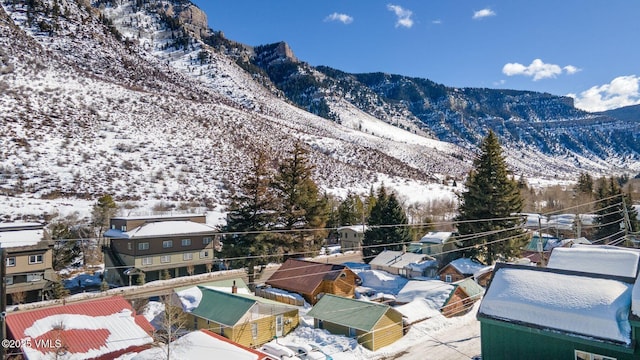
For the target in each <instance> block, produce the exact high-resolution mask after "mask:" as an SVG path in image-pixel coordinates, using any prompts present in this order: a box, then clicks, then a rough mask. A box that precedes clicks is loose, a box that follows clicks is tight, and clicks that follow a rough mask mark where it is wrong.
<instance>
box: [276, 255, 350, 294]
mask: <svg viewBox="0 0 640 360" xmlns="http://www.w3.org/2000/svg"><path fill="white" fill-rule="evenodd" d="M359 282H360V278H359V277H358V275H356V274H355V273H354V272H353V271H351V269H349V268H348V267H346V266H344V265H336V264H323V263H317V262H313V261H306V260H300V259H287V261H285V262H284V264H282V266H280V268H279V269H278V270H277V271H276V272H275V273H273V275H271V277H270V278H269V280H267V281H266V284H267V285H269V286H271V287H273V288H276V289H282V290H286V291H290V292H294V293H297V294H300V295H302V297H304V299H305V300H306V301H307V302H308V303H309V304H315V303H316V302H317V301H318V300H319V299H320V297H322V295H324V294H334V295H338V296H343V297H349V298H352V297H354V295H355V289H356V287H357V285H358V283H359Z"/></svg>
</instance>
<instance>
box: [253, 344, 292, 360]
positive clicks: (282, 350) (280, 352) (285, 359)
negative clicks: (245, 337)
mask: <svg viewBox="0 0 640 360" xmlns="http://www.w3.org/2000/svg"><path fill="white" fill-rule="evenodd" d="M260 351H262V352H263V353H265V354H267V355H269V356H274V357H275V358H276V359H282V360H300V358H299V357H297V356H296V353H295V352H294V351H293V350H291V349H289V348H288V347H286V346H284V345H280V344H278V343H275V342H269V343H266V344H264V345H262V347H260Z"/></svg>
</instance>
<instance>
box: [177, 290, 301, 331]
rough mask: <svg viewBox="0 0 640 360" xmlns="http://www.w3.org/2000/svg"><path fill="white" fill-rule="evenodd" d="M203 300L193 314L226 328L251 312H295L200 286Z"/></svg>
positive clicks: (273, 303) (262, 301)
mask: <svg viewBox="0 0 640 360" xmlns="http://www.w3.org/2000/svg"><path fill="white" fill-rule="evenodd" d="M197 289H198V290H199V291H200V293H201V298H200V300H199V301H198V303H197V304H195V307H193V308H192V309H190V312H191V314H193V315H195V316H197V317H200V318H203V319H207V320H210V321H214V322H217V323H219V324H223V325H226V326H235V325H236V324H237V323H238V322H240V320H242V318H243V317H244V316H245V315H246V314H247V312H249V311H250V310H252V309H254V308H255V312H256V314H257V315H261V316H268V315H269V316H270V315H278V314H282V313H285V312H287V311H291V310H295V309H296V308H295V307H292V306H287V305H285V304H282V303H279V302H277V301H272V300H269V299H264V298H261V297H258V296H253V295H246V294H231V293H227V292H224V291H218V290H214V289H209V288H207V287H203V286H198V287H197Z"/></svg>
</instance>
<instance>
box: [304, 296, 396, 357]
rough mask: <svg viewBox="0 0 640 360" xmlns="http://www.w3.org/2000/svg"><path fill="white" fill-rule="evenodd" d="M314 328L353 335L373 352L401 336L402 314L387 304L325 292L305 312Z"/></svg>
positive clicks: (352, 336) (337, 333)
mask: <svg viewBox="0 0 640 360" xmlns="http://www.w3.org/2000/svg"><path fill="white" fill-rule="evenodd" d="M307 315H309V316H311V317H313V319H314V320H313V321H314V327H316V328H318V329H325V330H327V331H329V332H330V333H332V334H336V335H344V336H348V337H351V338H355V339H356V340H357V341H358V343H359V344H360V345H362V346H364V347H366V348H367V349H369V350H372V351H376V350H378V349H380V348H382V347H385V346H388V345H391V344H393V343H394V342H396V341H397V340H399V339H401V338H402V337H403V336H404V328H403V320H402V314H400V313H399V312H398V311H396V310H394V309H393V308H392V307H390V306H389V305H385V304H379V303H375V302H369V301H360V300H355V299H347V298H344V297H340V296H335V295H330V294H327V295H325V296H323V297H322V298H321V299H320V300H319V301H318V303H317V304H316V305H315V306H314V307H313V308H312V309H311V310H309V312H308V313H307Z"/></svg>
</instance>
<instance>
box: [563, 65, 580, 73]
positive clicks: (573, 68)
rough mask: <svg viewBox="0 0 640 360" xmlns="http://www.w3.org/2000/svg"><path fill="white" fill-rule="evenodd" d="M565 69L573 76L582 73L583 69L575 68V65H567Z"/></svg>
mask: <svg viewBox="0 0 640 360" xmlns="http://www.w3.org/2000/svg"><path fill="white" fill-rule="evenodd" d="M563 69H564V71H566V72H567V74H569V75H573V74H575V73H577V72H578V71H582V69H578V68H577V67H575V66H573V65H567V66H565V67H563Z"/></svg>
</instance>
